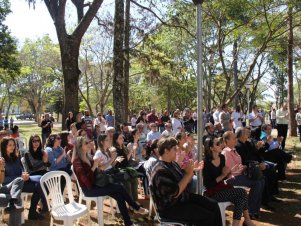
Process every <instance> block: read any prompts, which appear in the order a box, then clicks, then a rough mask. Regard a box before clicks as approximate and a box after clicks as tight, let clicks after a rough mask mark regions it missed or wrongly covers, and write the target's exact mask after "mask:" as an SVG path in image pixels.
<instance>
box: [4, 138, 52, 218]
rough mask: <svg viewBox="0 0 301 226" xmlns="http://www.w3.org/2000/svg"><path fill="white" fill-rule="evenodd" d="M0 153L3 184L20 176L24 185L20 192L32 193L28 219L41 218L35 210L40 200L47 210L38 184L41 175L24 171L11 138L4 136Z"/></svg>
mask: <svg viewBox="0 0 301 226" xmlns="http://www.w3.org/2000/svg"><path fill="white" fill-rule="evenodd" d="M1 155H2V157H3V158H4V160H5V168H6V169H5V179H4V182H3V184H4V185H6V184H8V183H10V182H12V181H13V180H14V179H16V178H18V177H22V178H23V180H24V185H23V189H22V192H28V193H33V194H32V197H31V202H30V209H29V213H28V219H30V220H41V219H43V218H44V217H43V216H42V215H41V214H40V213H38V212H37V205H38V203H39V201H40V200H42V203H43V210H42V211H48V206H47V202H46V199H45V197H44V194H43V192H42V189H41V186H40V179H41V176H39V175H36V176H29V174H28V173H27V172H24V169H23V166H22V164H21V161H20V159H19V157H18V156H17V150H16V142H15V140H14V139H13V138H10V137H4V138H3V139H2V142H1Z"/></svg>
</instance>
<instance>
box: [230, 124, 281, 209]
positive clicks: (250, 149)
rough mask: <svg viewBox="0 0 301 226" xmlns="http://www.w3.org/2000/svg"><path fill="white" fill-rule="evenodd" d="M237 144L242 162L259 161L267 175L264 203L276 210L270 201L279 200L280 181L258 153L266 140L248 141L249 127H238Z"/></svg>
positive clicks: (236, 147) (268, 207)
mask: <svg viewBox="0 0 301 226" xmlns="http://www.w3.org/2000/svg"><path fill="white" fill-rule="evenodd" d="M235 134H236V138H237V144H236V146H235V149H236V151H237V152H238V154H239V155H240V156H241V160H242V164H243V165H247V164H248V162H250V161H257V162H259V168H260V169H261V170H262V173H263V175H264V176H265V177H264V179H265V187H264V191H263V195H262V204H263V205H264V207H265V208H266V209H269V210H272V211H274V210H275V208H273V207H272V206H270V205H269V202H270V201H279V200H278V199H276V198H275V197H274V195H276V194H277V193H278V182H277V175H276V172H275V169H272V168H269V165H267V164H265V162H264V159H263V158H262V157H261V155H260V154H259V153H258V150H257V149H259V148H261V147H262V146H263V145H264V142H261V141H260V142H257V143H256V144H254V143H253V142H250V141H248V139H249V136H250V131H249V130H248V129H247V128H241V127H240V128H238V129H236V131H235Z"/></svg>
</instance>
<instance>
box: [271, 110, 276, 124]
mask: <svg viewBox="0 0 301 226" xmlns="http://www.w3.org/2000/svg"><path fill="white" fill-rule="evenodd" d="M271 125H272V129H275V128H276V109H275V108H273V110H272V111H271Z"/></svg>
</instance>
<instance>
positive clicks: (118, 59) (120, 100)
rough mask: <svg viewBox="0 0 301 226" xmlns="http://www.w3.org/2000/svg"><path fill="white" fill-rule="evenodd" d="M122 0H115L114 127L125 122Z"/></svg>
mask: <svg viewBox="0 0 301 226" xmlns="http://www.w3.org/2000/svg"><path fill="white" fill-rule="evenodd" d="M123 1H124V0H115V19H114V47H113V54H114V56H113V68H114V78H113V106H114V112H115V127H116V128H118V127H119V125H120V124H122V123H123V122H125V111H124V102H125V100H124V93H123V91H124V88H123V85H124V73H123V41H124V39H123V35H124V2H123Z"/></svg>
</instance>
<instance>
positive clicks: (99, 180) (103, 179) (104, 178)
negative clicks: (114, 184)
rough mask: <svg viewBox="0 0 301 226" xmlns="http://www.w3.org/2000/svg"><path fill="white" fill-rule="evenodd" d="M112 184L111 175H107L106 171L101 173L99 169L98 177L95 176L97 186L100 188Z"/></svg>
mask: <svg viewBox="0 0 301 226" xmlns="http://www.w3.org/2000/svg"><path fill="white" fill-rule="evenodd" d="M109 183H111V182H110V175H108V174H106V173H105V172H104V171H100V170H99V169H97V171H96V175H95V185H97V186H99V187H105V186H107V185H108V184H109Z"/></svg>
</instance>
